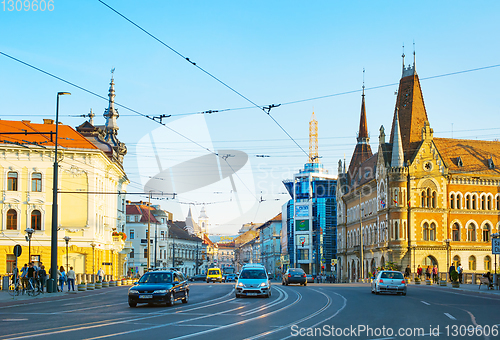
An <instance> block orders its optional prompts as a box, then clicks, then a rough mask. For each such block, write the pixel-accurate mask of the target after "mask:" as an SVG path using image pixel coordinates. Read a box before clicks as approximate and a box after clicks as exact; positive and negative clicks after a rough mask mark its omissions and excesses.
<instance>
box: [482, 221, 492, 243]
mask: <svg viewBox="0 0 500 340" xmlns="http://www.w3.org/2000/svg"><path fill="white" fill-rule="evenodd" d="M490 232H491V227H490V225H489V224H488V223H486V224H485V225H484V226H483V235H482V236H483V242H490Z"/></svg>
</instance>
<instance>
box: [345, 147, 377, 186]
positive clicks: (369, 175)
mask: <svg viewBox="0 0 500 340" xmlns="http://www.w3.org/2000/svg"><path fill="white" fill-rule="evenodd" d="M377 159H378V153H376V154H374V155H372V156H371V157H370V158H368V159H367V160H365V161H364V162H363V163H361V164H360V166H359V169H360V172H358V173H357V175H356V177H354V178H352V179H351V181H350V187H351V188H355V187H358V186H360V185H363V184H365V183H368V182H369V181H371V180H372V179H374V178H375V175H376V171H377ZM359 174H361V177H360V176H359ZM355 183H356V185H354V184H355Z"/></svg>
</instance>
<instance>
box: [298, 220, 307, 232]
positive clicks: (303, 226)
mask: <svg viewBox="0 0 500 340" xmlns="http://www.w3.org/2000/svg"><path fill="white" fill-rule="evenodd" d="M295 231H309V220H297V221H295Z"/></svg>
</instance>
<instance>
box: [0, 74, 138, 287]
mask: <svg viewBox="0 0 500 340" xmlns="http://www.w3.org/2000/svg"><path fill="white" fill-rule="evenodd" d="M109 96H110V100H109V107H108V108H107V109H106V112H105V114H104V116H105V118H106V124H105V125H104V126H100V127H94V126H93V125H92V123H91V122H92V118H93V115H92V116H91V120H90V122H85V123H84V124H82V125H81V126H80V127H79V128H78V130H79V131H81V133H79V132H78V131H76V130H75V129H73V128H71V127H69V126H66V125H62V124H61V125H59V131H58V134H59V138H58V160H59V180H58V182H59V192H60V193H59V199H58V214H59V216H58V228H59V231H58V236H57V239H58V266H64V267H65V268H66V266H67V262H68V264H69V266H72V267H74V270H75V272H76V273H77V275H78V278H77V280H78V281H80V280H86V281H88V280H90V275H91V274H92V273H93V272H94V273H96V272H97V271H98V270H99V268H101V267H102V269H103V270H104V271H105V273H106V275H113V276H114V277H115V278H116V277H119V276H121V275H123V269H124V259H125V257H126V254H125V253H124V246H125V242H124V240H123V239H122V237H121V235H118V236H113V235H112V234H113V232H115V233H117V232H120V231H123V230H124V229H123V228H124V224H125V214H124V211H125V190H126V186H127V184H128V183H129V181H128V179H127V176H126V174H125V171H124V170H123V166H122V161H123V156H124V155H125V153H126V148H125V145H123V143H120V142H119V141H118V140H117V136H116V135H117V130H118V127H117V125H116V118H117V117H118V113H117V112H116V109H115V108H114V83H113V80H112V81H111V87H110V94H109ZM55 127H56V126H55V124H54V121H53V120H51V119H44V123H43V124H37V123H32V122H30V121H20V122H19V121H5V120H0V134H1V136H2V137H1V141H0V175H1V177H2V178H1V180H0V191H1V193H2V197H1V200H0V211H1V224H0V275H1V274H5V273H11V272H12V266H13V264H14V263H15V260H16V258H15V256H14V255H13V248H14V246H15V245H16V244H19V245H21V246H22V255H21V256H20V257H19V258H18V259H17V260H18V266H19V267H21V266H23V265H24V264H25V263H28V261H29V260H30V259H29V257H28V254H29V253H31V261H34V262H35V264H37V265H38V264H39V263H40V262H42V263H43V265H44V266H45V268H46V270H47V272H48V269H49V267H50V266H51V259H50V254H51V248H50V240H51V224H52V195H53V191H52V188H53V163H54V146H55V144H54V141H55V134H51V132H55ZM13 132H14V133H15V132H27V133H29V134H26V135H25V134H22V135H19V134H10V133H13ZM84 135H87V136H88V138H86V137H84ZM29 228H31V229H33V230H34V232H33V234H32V237H31V247H30V249H29V242H28V241H27V233H26V229H29ZM115 235H116V234H115ZM64 237H69V241H68V244H67V247H66V242H65V240H64ZM66 270H67V269H66ZM107 278H110V277H107Z"/></svg>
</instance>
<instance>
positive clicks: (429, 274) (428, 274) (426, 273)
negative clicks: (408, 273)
mask: <svg viewBox="0 0 500 340" xmlns="http://www.w3.org/2000/svg"><path fill="white" fill-rule="evenodd" d="M431 273H432V270H431V266H427V268H426V269H425V279H426V280H430V279H431Z"/></svg>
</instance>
